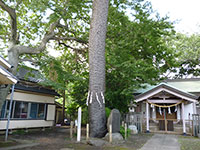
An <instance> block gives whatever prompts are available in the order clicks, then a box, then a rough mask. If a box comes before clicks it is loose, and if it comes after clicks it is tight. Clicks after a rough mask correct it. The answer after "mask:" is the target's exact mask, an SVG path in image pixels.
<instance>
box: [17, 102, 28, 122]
mask: <svg viewBox="0 0 200 150" xmlns="http://www.w3.org/2000/svg"><path fill="white" fill-rule="evenodd" d="M27 114H28V103H27V102H20V101H15V109H14V118H27Z"/></svg>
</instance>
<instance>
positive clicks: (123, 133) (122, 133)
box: [120, 126, 131, 138]
mask: <svg viewBox="0 0 200 150" xmlns="http://www.w3.org/2000/svg"><path fill="white" fill-rule="evenodd" d="M120 133H121V135H122V136H123V138H125V128H124V127H123V126H120ZM130 134H131V130H130V129H129V128H127V137H129V136H130Z"/></svg>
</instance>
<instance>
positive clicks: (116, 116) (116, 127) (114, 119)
mask: <svg viewBox="0 0 200 150" xmlns="http://www.w3.org/2000/svg"><path fill="white" fill-rule="evenodd" d="M120 118H121V114H120V112H119V110H118V109H113V110H112V111H111V113H110V116H109V117H108V121H107V129H108V131H109V125H110V124H111V125H112V133H119V131H120Z"/></svg>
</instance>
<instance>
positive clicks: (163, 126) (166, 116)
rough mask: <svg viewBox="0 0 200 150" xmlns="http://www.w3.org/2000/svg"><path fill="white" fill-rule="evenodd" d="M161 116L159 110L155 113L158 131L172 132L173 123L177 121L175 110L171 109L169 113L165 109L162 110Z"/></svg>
mask: <svg viewBox="0 0 200 150" xmlns="http://www.w3.org/2000/svg"><path fill="white" fill-rule="evenodd" d="M162 111H163V112H162V114H160V112H159V109H157V111H156V120H158V126H159V130H160V131H174V122H175V121H177V111H175V108H171V111H172V112H171V113H169V112H168V109H167V108H163V110H162Z"/></svg>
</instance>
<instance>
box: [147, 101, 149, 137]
mask: <svg viewBox="0 0 200 150" xmlns="http://www.w3.org/2000/svg"><path fill="white" fill-rule="evenodd" d="M146 126H147V131H146V132H147V133H148V132H149V103H148V102H147V101H146Z"/></svg>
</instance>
